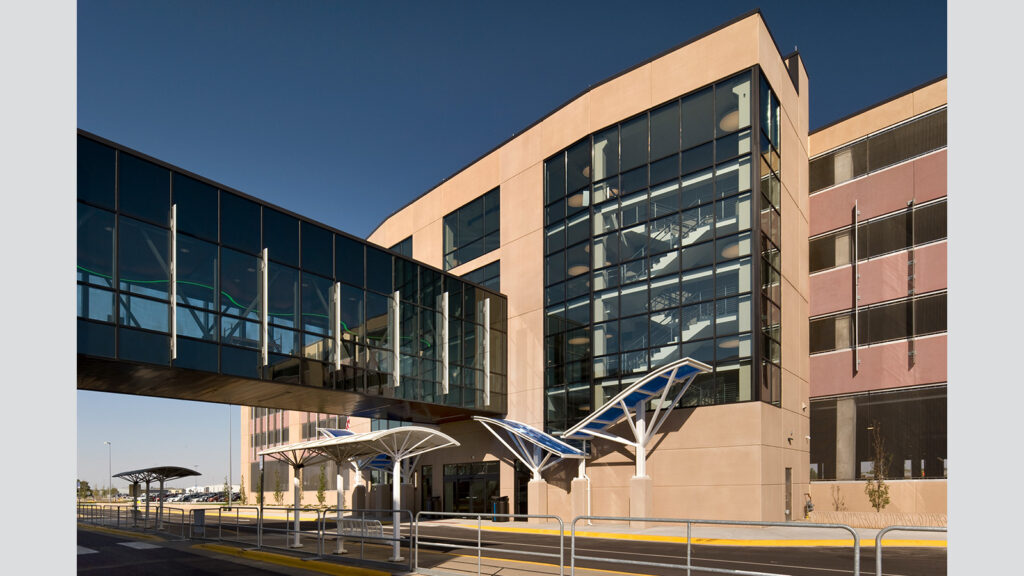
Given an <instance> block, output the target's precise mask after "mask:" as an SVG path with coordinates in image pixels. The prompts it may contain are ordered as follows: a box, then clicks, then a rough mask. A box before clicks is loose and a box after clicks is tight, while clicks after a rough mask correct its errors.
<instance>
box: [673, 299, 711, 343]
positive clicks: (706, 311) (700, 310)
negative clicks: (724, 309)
mask: <svg viewBox="0 0 1024 576" xmlns="http://www.w3.org/2000/svg"><path fill="white" fill-rule="evenodd" d="M681 315H682V321H681V326H682V338H683V341H684V342H689V341H691V340H701V339H704V338H710V337H711V336H713V335H714V329H715V327H714V321H715V303H714V302H701V303H699V304H694V305H692V306H685V307H683V308H682V310H681Z"/></svg>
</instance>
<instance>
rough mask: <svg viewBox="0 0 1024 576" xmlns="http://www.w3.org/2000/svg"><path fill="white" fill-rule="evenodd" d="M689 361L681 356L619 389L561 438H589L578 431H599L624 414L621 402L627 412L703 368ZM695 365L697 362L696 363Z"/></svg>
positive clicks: (701, 370) (612, 423) (608, 426)
mask: <svg viewBox="0 0 1024 576" xmlns="http://www.w3.org/2000/svg"><path fill="white" fill-rule="evenodd" d="M690 362H693V361H692V360H690V359H689V358H685V359H683V360H680V361H678V364H677V363H673V364H669V365H667V366H664V367H662V368H661V369H659V370H658V372H656V373H652V374H649V375H648V376H647V377H645V378H643V379H641V380H640V381H638V382H636V383H635V384H633V385H632V386H630V387H629V388H626V389H625V390H623V391H622V392H619V393H618V394H617V395H616V396H615V397H614V398H612V399H611V400H609V401H608V402H607V403H605V405H604V406H602V407H601V408H599V409H598V410H597V411H596V412H594V413H593V414H591V415H590V416H588V417H587V418H585V419H584V420H583V421H582V422H580V423H579V424H577V425H576V426H573V427H572V428H570V429H569V430H567V431H566V432H565V433H563V434H562V437H563V438H571V439H587V438H590V437H591V436H590V435H589V434H586V433H584V434H578V432H579V431H580V430H593V431H595V432H603V431H605V430H607V429H608V428H610V427H611V426H613V425H614V424H615V423H617V422H618V421H619V420H620V419H621V418H622V417H623V416H625V412H624V411H623V409H622V404H625V405H626V408H627V409H628V410H629V411H633V410H636V408H637V407H638V406H639V405H640V404H642V403H644V402H647V401H648V400H650V399H651V398H654V397H657V396H659V395H660V394H661V393H662V392H663V391H664V389H665V387H666V386H668V385H670V384H671V383H672V382H680V381H683V382H685V381H687V380H689V379H690V378H692V377H693V376H695V375H696V374H697V373H699V372H704V371H705V370H704V369H702V368H701V366H703V365H701V366H697V365H694V364H691V363H690ZM697 364H700V363H699V362H698V363H697ZM673 371H674V372H675V379H674V380H671V382H670V379H671V377H672V373H673Z"/></svg>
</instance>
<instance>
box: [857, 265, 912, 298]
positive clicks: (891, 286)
mask: <svg viewBox="0 0 1024 576" xmlns="http://www.w3.org/2000/svg"><path fill="white" fill-rule="evenodd" d="M907 256H908V252H897V253H895V254H886V255H885V256H879V257H877V258H872V259H871V260H865V261H863V262H861V263H860V269H859V271H860V305H861V306H871V305H872V304H878V303H879V302H885V301H886V300H893V299H895V298H906V297H907V296H908V288H909V282H908V279H907V275H908V270H907Z"/></svg>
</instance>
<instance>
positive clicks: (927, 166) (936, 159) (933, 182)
mask: <svg viewBox="0 0 1024 576" xmlns="http://www.w3.org/2000/svg"><path fill="white" fill-rule="evenodd" d="M945 196H946V151H945V150H941V151H939V152H935V153H934V154H929V155H927V156H924V157H922V158H918V159H917V160H914V201H915V202H918V203H921V202H927V201H928V200H934V199H936V198H943V197H945Z"/></svg>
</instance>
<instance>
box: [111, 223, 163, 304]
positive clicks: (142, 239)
mask: <svg viewBox="0 0 1024 576" xmlns="http://www.w3.org/2000/svg"><path fill="white" fill-rule="evenodd" d="M117 229H118V242H117V248H118V250H117V251H118V281H119V284H120V288H121V290H124V291H128V292H133V293H135V294H143V295H146V296H150V297H152V298H163V299H167V289H168V285H169V283H170V279H171V276H170V272H169V269H168V266H167V263H168V260H169V256H170V254H169V252H170V233H169V232H168V231H167V230H166V229H164V228H158V227H156V226H152V225H150V224H145V223H142V222H139V221H138V220H132V219H131V218H125V217H124V216H121V217H119V218H118V227H117Z"/></svg>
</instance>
